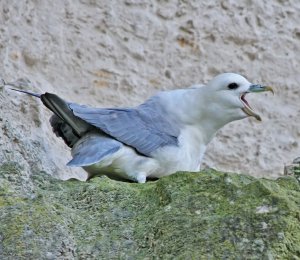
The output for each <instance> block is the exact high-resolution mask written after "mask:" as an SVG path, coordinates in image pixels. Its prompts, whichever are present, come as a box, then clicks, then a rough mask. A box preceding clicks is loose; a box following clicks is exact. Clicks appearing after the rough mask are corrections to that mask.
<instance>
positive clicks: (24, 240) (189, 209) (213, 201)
mask: <svg viewBox="0 0 300 260" xmlns="http://www.w3.org/2000/svg"><path fill="white" fill-rule="evenodd" d="M22 171H23V169H22V168H21V167H20V165H18V164H16V163H10V164H8V163H6V164H4V165H2V166H1V167H0V219H1V225H0V259H14V260H15V259H299V256H300V225H299V220H300V210H299V208H300V185H299V183H298V182H297V180H296V179H295V178H293V177H281V178H279V179H278V180H276V181H274V180H267V179H255V178H254V177H250V176H246V175H237V174H228V173H221V172H217V171H213V170H207V171H203V172H200V173H183V172H181V173H177V174H174V175H171V176H169V177H165V178H162V179H160V180H159V181H156V182H148V183H147V184H144V185H141V184H136V183H124V182H117V181H113V180H110V179H108V178H107V177H103V178H94V179H92V180H91V181H89V182H80V181H77V180H69V181H62V180H57V179H54V178H53V177H51V176H50V175H47V174H45V173H43V172H39V173H36V174H32V175H31V177H30V179H27V180H26V181H25V182H24V179H22V177H21V176H22Z"/></svg>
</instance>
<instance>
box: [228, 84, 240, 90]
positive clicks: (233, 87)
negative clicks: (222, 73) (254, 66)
mask: <svg viewBox="0 0 300 260" xmlns="http://www.w3.org/2000/svg"><path fill="white" fill-rule="evenodd" d="M227 87H228V88H229V89H237V88H238V87H239V85H238V84H237V83H230V84H229V85H228V86H227Z"/></svg>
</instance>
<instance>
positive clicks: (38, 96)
mask: <svg viewBox="0 0 300 260" xmlns="http://www.w3.org/2000/svg"><path fill="white" fill-rule="evenodd" d="M11 90H13V91H17V92H22V93H25V94H27V95H30V96H34V97H37V98H41V94H36V93H33V92H30V91H25V90H21V89H15V88H11Z"/></svg>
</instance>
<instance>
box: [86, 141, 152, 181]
mask: <svg viewBox="0 0 300 260" xmlns="http://www.w3.org/2000/svg"><path fill="white" fill-rule="evenodd" d="M83 168H84V170H85V171H87V172H88V179H90V178H92V177H94V176H96V175H107V176H108V177H110V178H112V179H118V180H119V179H123V180H124V179H125V180H132V181H137V179H138V175H139V174H144V175H145V176H146V177H147V176H149V175H150V174H151V173H153V172H154V171H156V170H157V169H158V164H157V162H156V160H155V159H153V158H150V157H146V156H142V155H140V154H138V153H136V151H135V150H134V149H132V148H131V147H128V146H125V145H124V146H123V147H122V148H121V149H120V150H119V151H117V152H116V153H114V154H112V155H109V156H107V158H104V159H103V160H101V161H100V162H99V163H95V164H93V165H90V166H86V167H83Z"/></svg>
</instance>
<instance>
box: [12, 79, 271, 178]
mask: <svg viewBox="0 0 300 260" xmlns="http://www.w3.org/2000/svg"><path fill="white" fill-rule="evenodd" d="M13 90H16V91H19V92H23V93H26V94H29V95H32V96H35V97H38V98H40V99H41V101H42V102H43V104H44V105H45V106H46V107H47V108H49V109H50V110H51V111H52V112H53V113H54V115H52V117H51V118H50V124H51V126H52V128H53V131H54V133H55V134H56V135H57V136H58V137H61V138H62V139H63V140H64V141H65V143H66V144H67V145H68V146H69V147H70V148H71V153H72V157H73V159H72V160H71V161H70V162H68V164H67V165H68V166H72V167H82V168H84V169H85V170H86V171H87V173H88V179H89V178H92V177H94V176H96V175H107V176H108V177H110V178H113V179H121V180H131V181H136V182H139V183H145V182H146V180H147V179H151V178H160V177H163V176H166V175H170V174H172V173H175V172H176V171H199V170H200V165H201V161H202V158H203V155H204V153H205V150H206V147H207V145H208V143H209V142H210V141H211V140H212V138H213V137H214V135H215V134H216V132H217V131H218V130H219V129H221V128H222V127H223V126H225V125H226V124H228V123H230V122H232V121H235V120H240V119H243V118H246V117H254V118H256V119H257V120H259V121H260V120H261V117H260V116H259V115H258V114H257V113H256V112H254V110H253V109H252V108H251V106H250V105H249V103H248V102H247V100H246V95H247V94H248V93H256V92H264V91H271V92H273V90H272V88H271V87H269V86H263V85H260V84H252V83H250V82H249V81H248V80H247V79H245V78H244V77H243V76H241V75H238V74H234V73H224V74H220V75H218V76H216V77H215V78H213V79H212V80H211V81H209V82H208V83H207V84H206V85H201V86H200V85H195V86H192V87H190V88H186V89H176V90H169V91H162V92H160V93H158V94H157V95H155V96H153V97H151V98H149V99H148V100H146V101H145V102H144V103H143V104H141V105H139V106H137V107H132V108H92V107H88V106H83V105H78V104H76V103H70V102H66V101H64V100H63V99H61V98H60V97H58V96H57V95H55V94H51V93H45V94H35V93H32V92H29V91H24V90H18V89H13Z"/></svg>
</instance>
